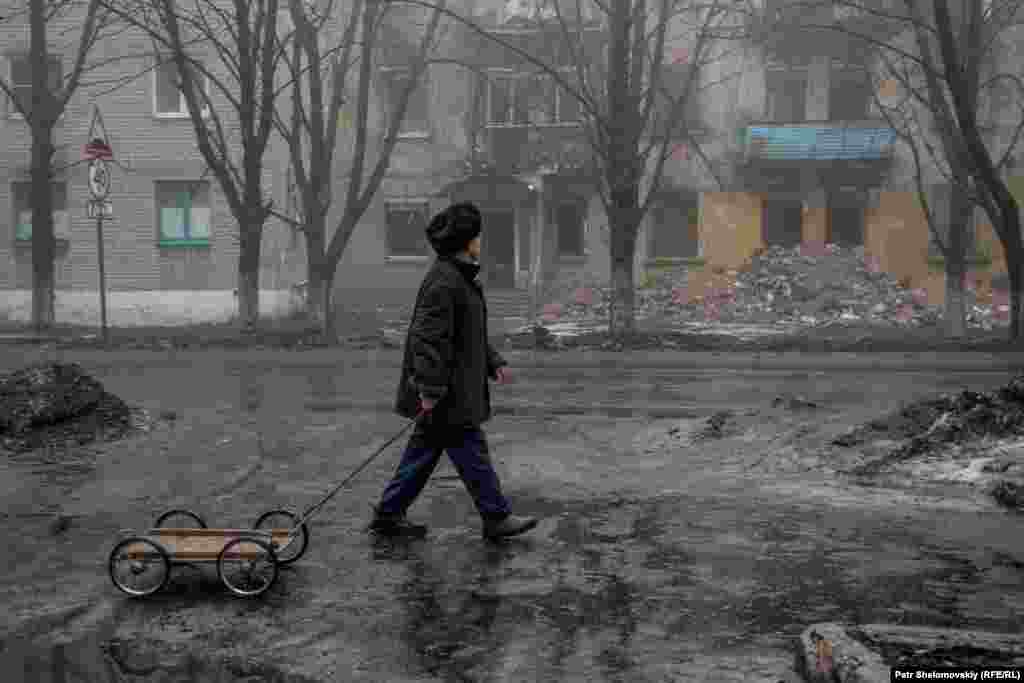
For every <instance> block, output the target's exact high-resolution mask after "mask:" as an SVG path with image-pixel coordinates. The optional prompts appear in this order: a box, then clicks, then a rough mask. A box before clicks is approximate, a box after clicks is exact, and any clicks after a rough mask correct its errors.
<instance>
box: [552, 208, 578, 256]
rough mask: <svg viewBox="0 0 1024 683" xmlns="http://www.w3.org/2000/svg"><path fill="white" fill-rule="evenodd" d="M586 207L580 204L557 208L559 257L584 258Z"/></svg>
mask: <svg viewBox="0 0 1024 683" xmlns="http://www.w3.org/2000/svg"><path fill="white" fill-rule="evenodd" d="M583 223H584V205H583V204H582V203H579V202H572V203H566V204H559V205H558V206H556V207H555V225H556V227H557V229H558V254H559V256H583V254H584V251H583V242H584V240H583Z"/></svg>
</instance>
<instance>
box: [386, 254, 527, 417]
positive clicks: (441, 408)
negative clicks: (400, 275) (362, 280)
mask: <svg viewBox="0 0 1024 683" xmlns="http://www.w3.org/2000/svg"><path fill="white" fill-rule="evenodd" d="M479 271H480V266H479V265H476V264H473V263H468V262H466V261H462V260H461V259H457V258H455V257H441V258H438V259H437V261H436V262H435V263H434V265H433V266H432V267H431V268H430V270H429V271H428V272H427V275H426V277H424V278H423V284H421V285H420V290H419V293H418V294H417V295H416V308H415V310H414V312H413V316H412V321H411V322H410V324H409V332H408V335H407V336H406V341H405V354H404V357H403V360H402V378H401V381H400V382H399V384H398V397H397V401H396V405H395V410H396V411H397V412H398V414H399V415H402V416H404V417H407V418H410V419H411V418H413V417H415V416H416V413H417V411H418V410H419V399H420V396H421V395H422V396H424V397H427V398H432V399H435V400H436V401H437V402H438V403H437V405H436V407H435V408H434V411H433V413H432V416H431V423H432V424H434V425H437V426H441V425H445V426H452V427H465V428H477V427H479V426H480V425H481V424H483V423H484V422H486V421H487V420H488V419H490V417H491V392H490V386H489V385H488V378H495V377H496V371H497V369H498V368H499V367H501V366H503V365H507V363H506V362H505V359H503V358H502V357H501V355H500V354H499V353H498V352H497V351H496V350H495V349H494V347H493V346H491V344H490V341H489V340H488V337H487V303H486V302H485V301H484V293H483V288H482V287H481V285H480V283H479V281H478V280H477V279H476V278H477V275H478V274H479Z"/></svg>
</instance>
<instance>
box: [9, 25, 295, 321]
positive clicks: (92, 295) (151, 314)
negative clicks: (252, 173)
mask: <svg viewBox="0 0 1024 683" xmlns="http://www.w3.org/2000/svg"><path fill="white" fill-rule="evenodd" d="M81 22H82V17H81V16H76V15H75V14H74V13H71V14H70V15H68V16H66V17H63V18H61V19H60V20H54V21H53V22H52V23H51V25H49V26H48V34H49V37H50V42H49V52H50V55H51V67H50V68H51V70H52V71H51V73H52V74H53V78H54V81H55V82H60V81H62V80H64V79H66V78H67V77H68V75H69V72H70V70H71V69H72V67H73V63H74V59H75V54H76V50H77V42H76V41H77V34H76V33H75V32H74V31H73V30H70V29H71V28H72V27H73V26H74V25H75V24H76V23H77V24H78V25H81ZM0 44H3V45H4V48H5V49H4V52H3V55H2V56H0V58H2V62H3V63H2V65H0V68H2V69H3V70H4V76H5V77H6V78H7V79H8V82H9V83H10V84H11V85H12V87H13V91H14V93H15V94H16V95H17V94H21V95H22V97H25V96H26V95H27V93H28V91H29V88H30V85H29V83H30V80H29V79H30V78H31V65H30V63H29V61H28V59H27V54H28V49H29V35H28V27H27V25H24V24H20V25H19V23H18V20H17V19H15V18H11V19H9V20H8V21H5V22H3V23H2V24H0ZM131 55H134V57H130V56H131ZM211 60H212V51H211ZM211 64H212V61H211ZM211 68H215V67H213V66H211ZM215 73H216V71H215ZM82 83H83V85H82V87H81V88H80V89H79V90H78V92H76V93H75V94H74V96H73V97H72V98H71V99H70V100H69V102H68V105H67V108H66V110H65V112H64V114H63V116H62V118H61V120H60V121H59V123H58V124H57V127H56V130H55V132H54V143H55V146H56V149H57V152H56V154H55V157H54V160H53V163H52V167H53V172H54V181H55V184H54V190H55V223H56V229H55V232H56V237H57V265H56V276H57V284H56V293H55V297H56V300H55V314H56V319H57V322H58V324H61V323H85V324H95V323H97V322H98V321H99V318H100V315H99V308H100V301H99V299H100V297H99V266H98V258H97V227H96V220H94V219H91V218H89V217H88V216H87V206H86V205H87V202H88V200H89V198H90V194H89V189H88V173H87V165H86V164H85V163H83V161H82V158H83V157H82V152H83V146H84V145H85V143H86V142H88V140H89V136H90V127H91V125H92V124H93V121H94V118H93V117H94V113H95V110H96V108H97V107H98V109H99V112H100V115H101V117H102V123H103V127H104V128H105V129H106V132H107V133H108V134H109V140H108V141H109V144H110V145H111V147H112V148H113V152H114V156H115V162H116V163H112V164H111V165H110V171H111V176H112V182H111V190H110V196H109V200H110V202H111V204H112V214H113V215H112V216H111V217H109V218H107V219H105V220H104V222H103V234H104V249H105V252H106V254H105V256H106V258H105V260H106V268H105V270H106V286H107V292H108V293H107V300H108V316H109V320H110V322H111V324H115V325H136V324H178V323H182V322H186V321H220V320H227V319H230V318H231V317H233V316H234V315H235V312H236V301H235V289H236V286H237V278H238V246H237V245H238V239H237V227H236V224H235V220H234V218H233V216H232V214H231V212H230V210H229V208H228V206H227V203H226V201H225V199H224V195H223V193H222V192H221V189H220V186H219V184H218V183H217V181H216V179H215V178H214V177H213V175H212V173H209V172H207V170H206V164H205V162H204V160H203V158H202V156H201V154H200V152H199V149H198V146H197V144H196V137H195V133H194V131H193V126H192V121H191V120H190V118H189V116H188V112H187V108H186V106H185V103H184V98H183V97H182V94H181V92H180V89H179V88H178V87H177V84H176V77H175V71H174V67H173V65H172V64H170V63H168V62H164V61H163V60H161V59H159V58H158V57H157V56H156V55H154V54H153V52H152V43H151V42H150V41H148V40H147V39H146V38H145V37H144V36H142V35H140V34H138V33H133V32H130V31H125V32H122V33H120V34H119V37H118V39H117V40H116V41H112V40H108V41H99V42H98V43H97V44H96V46H95V48H94V51H93V53H92V54H91V57H90V66H89V68H88V69H87V70H86V72H84V73H83V76H82ZM114 85H116V86H117V87H116V88H114V87H113V86H114ZM207 87H208V88H209V87H210V86H209V85H208V84H207ZM0 99H2V100H3V102H2V103H0V226H3V229H2V231H0V289H2V290H3V292H2V294H0V318H6V319H9V320H15V321H27V320H29V319H30V315H31V289H32V248H31V230H32V226H31V212H30V210H29V204H28V189H29V186H30V185H29V183H28V180H29V168H30V167H29V163H30V158H31V147H30V142H31V140H30V135H29V129H28V126H27V124H26V122H25V120H24V117H23V116H21V115H20V114H19V113H18V112H17V110H16V107H15V106H14V105H13V103H12V102H11V101H10V100H9V98H7V97H0ZM23 101H24V100H23ZM217 102H218V99H217V97H216V95H214V103H215V104H216V103H217ZM222 111H229V110H227V108H226V107H224V108H223V109H222ZM223 120H224V121H225V122H226V125H231V124H230V122H229V121H230V116H228V115H226V114H224V119H223ZM98 130H99V129H98V128H97V129H96V130H95V131H93V132H98ZM280 152H281V150H280V149H275V148H273V147H272V149H271V153H270V154H268V155H267V160H268V165H267V168H266V183H265V187H266V189H267V192H268V193H274V194H272V195H271V196H273V197H279V198H280V199H279V200H278V206H281V205H283V204H284V202H285V196H284V189H285V188H284V184H283V183H282V182H281V181H280V179H281V178H283V177H284V176H285V173H286V170H287V167H286V164H285V163H283V162H284V160H285V159H286V157H285V156H284V155H283V154H281V153H280ZM293 232H294V231H292V230H291V229H289V228H285V227H284V226H283V225H281V224H279V223H277V222H275V221H271V222H270V223H269V224H268V227H267V230H266V232H265V237H264V244H265V246H264V250H263V255H264V264H263V267H262V268H261V273H260V287H261V290H262V291H261V299H262V300H261V308H262V309H263V312H264V313H266V314H274V313H283V312H285V311H287V310H288V309H289V308H290V307H291V306H293V305H294V302H293V301H292V299H293V297H292V296H291V294H290V287H291V285H292V284H294V283H295V282H297V281H299V280H301V278H302V277H304V275H303V273H304V266H305V264H304V263H303V262H302V260H301V259H300V258H299V254H298V252H297V251H296V243H297V239H296V238H297V236H296V235H294V234H292V233H293Z"/></svg>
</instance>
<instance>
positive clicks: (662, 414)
mask: <svg viewBox="0 0 1024 683" xmlns="http://www.w3.org/2000/svg"><path fill="white" fill-rule="evenodd" d="M305 408H306V410H311V411H313V412H321V413H327V412H342V411H346V410H364V411H368V412H380V413H391V412H394V409H395V404H394V403H393V402H390V401H388V402H385V401H359V400H352V399H314V400H309V401H306V402H305ZM491 412H492V413H493V415H495V416H498V415H503V416H513V417H545V416H552V415H603V416H606V417H613V418H633V417H638V418H639V417H643V418H649V419H655V420H657V419H696V418H701V417H707V416H708V415H712V414H714V413H715V412H716V410H714V409H713V408H709V407H707V406H703V407H701V406H698V405H690V406H680V405H679V404H672V405H652V406H649V407H646V408H636V407H630V406H623V405H620V404H615V405H613V404H600V403H598V404H594V405H590V406H573V405H553V406H552V405H540V406H538V405H536V404H532V403H523V404H507V403H506V404H503V405H496V406H494V407H493V408H492V411H491Z"/></svg>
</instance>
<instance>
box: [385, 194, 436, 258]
mask: <svg viewBox="0 0 1024 683" xmlns="http://www.w3.org/2000/svg"><path fill="white" fill-rule="evenodd" d="M384 210H385V212H386V214H387V224H388V253H389V254H390V255H391V256H400V257H401V256H406V257H408V256H415V257H424V256H428V255H429V254H430V243H429V242H428V241H427V234H426V229H427V222H428V221H429V220H430V215H429V212H430V206H429V205H428V204H427V202H413V203H391V202H389V203H388V204H386V205H385V207H384Z"/></svg>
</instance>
